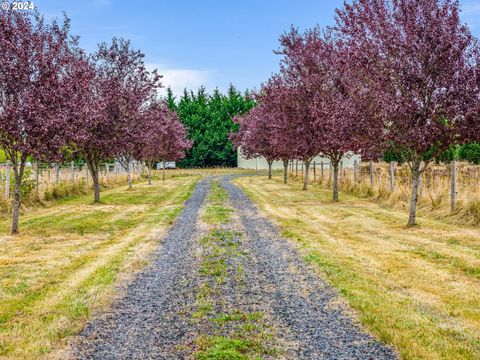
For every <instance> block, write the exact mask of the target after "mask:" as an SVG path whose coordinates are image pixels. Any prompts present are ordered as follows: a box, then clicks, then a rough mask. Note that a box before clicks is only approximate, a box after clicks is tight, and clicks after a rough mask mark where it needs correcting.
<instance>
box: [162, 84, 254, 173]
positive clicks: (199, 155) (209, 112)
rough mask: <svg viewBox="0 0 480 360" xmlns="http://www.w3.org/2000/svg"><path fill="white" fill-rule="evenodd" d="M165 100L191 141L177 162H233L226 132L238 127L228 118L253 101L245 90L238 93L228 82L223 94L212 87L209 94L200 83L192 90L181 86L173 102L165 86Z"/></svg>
mask: <svg viewBox="0 0 480 360" xmlns="http://www.w3.org/2000/svg"><path fill="white" fill-rule="evenodd" d="M166 101H167V104H168V106H169V108H170V109H172V110H175V111H176V112H177V113H178V116H179V117H180V120H181V121H182V122H183V124H184V125H185V127H186V128H187V130H188V137H189V139H190V140H193V142H194V144H193V146H192V148H191V149H190V150H188V151H187V153H186V156H185V158H184V159H183V160H181V161H180V162H178V166H180V167H211V166H229V167H233V166H236V165H237V154H236V150H235V148H234V146H233V144H232V142H231V140H230V139H229V134H230V133H232V132H236V131H238V125H237V124H235V123H234V122H233V120H232V119H233V118H234V117H235V116H237V115H242V114H245V113H246V112H247V111H248V110H250V109H251V108H252V107H253V106H254V104H255V103H254V100H253V99H252V97H251V96H250V95H249V93H248V92H245V93H244V94H242V93H241V92H239V91H238V90H236V89H235V87H233V86H232V85H231V86H230V88H229V89H228V91H227V93H226V94H222V93H221V92H220V91H219V90H215V91H214V92H213V94H211V95H210V94H208V93H207V92H206V90H205V88H203V87H201V88H200V89H199V90H198V91H197V92H196V93H194V92H193V91H187V90H184V92H183V95H182V96H181V97H180V100H179V101H178V102H177V101H176V100H175V97H174V96H173V93H172V91H171V89H167V95H166Z"/></svg>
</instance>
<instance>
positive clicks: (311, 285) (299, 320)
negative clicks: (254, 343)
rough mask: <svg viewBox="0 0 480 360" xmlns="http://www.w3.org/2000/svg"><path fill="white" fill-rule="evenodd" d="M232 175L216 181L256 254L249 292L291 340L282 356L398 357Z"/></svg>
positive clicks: (249, 251) (297, 357) (252, 254)
mask: <svg viewBox="0 0 480 360" xmlns="http://www.w3.org/2000/svg"><path fill="white" fill-rule="evenodd" d="M234 177H235V176H234V175H230V176H226V177H223V178H222V181H221V185H222V187H223V188H224V189H225V190H226V191H227V192H228V194H229V197H230V201H231V203H232V204H233V208H234V210H235V212H236V213H237V215H238V216H239V218H240V221H241V223H242V225H243V229H242V230H243V232H244V236H245V247H246V249H247V251H248V253H249V254H250V255H251V256H252V257H253V258H254V259H255V260H254V261H255V262H254V263H253V262H252V263H251V265H254V266H255V267H254V268H253V267H250V269H249V272H250V273H253V274H255V275H253V276H255V277H254V278H255V282H254V283H252V284H251V285H252V287H251V288H250V289H251V290H250V291H251V294H250V296H251V297H252V299H254V298H255V297H256V296H258V295H259V294H260V301H263V302H264V303H265V304H269V305H270V307H271V308H270V313H271V314H273V316H274V320H275V321H276V323H277V324H276V327H277V329H283V331H281V332H282V333H283V334H284V336H285V337H286V340H287V341H286V343H287V344H289V345H290V347H288V348H286V349H285V351H286V353H285V357H286V358H289V359H397V358H398V356H397V354H396V353H395V352H394V351H393V350H392V349H390V348H389V347H387V346H385V345H384V344H381V343H380V342H378V341H377V340H376V339H374V338H373V337H372V336H371V335H369V334H367V333H366V332H365V331H364V330H362V329H361V328H360V327H359V326H358V325H356V324H355V321H354V320H353V319H352V318H351V317H350V316H349V315H347V313H346V311H345V310H346V309H345V308H344V307H343V306H341V305H339V304H341V302H339V301H338V300H339V296H338V294H337V293H336V292H335V291H334V290H333V289H332V288H331V287H330V286H329V285H328V284H327V283H326V282H325V280H323V279H321V278H319V276H318V275H317V274H315V273H314V272H313V271H312V270H311V269H309V268H308V266H307V265H306V264H305V263H304V262H303V261H302V260H301V258H300V256H299V254H298V253H297V252H296V251H295V250H294V249H293V247H292V246H291V245H290V244H289V243H288V242H287V240H285V239H283V238H282V237H281V236H280V232H279V230H278V228H277V227H276V226H275V225H273V223H271V222H270V221H269V220H268V219H266V218H264V217H262V216H261V215H260V214H259V212H258V210H257V208H256V206H255V205H254V204H253V202H252V201H251V200H250V199H249V198H248V197H247V196H246V195H245V194H244V193H243V191H242V190H241V189H239V188H238V187H237V186H235V185H233V184H232V183H231V179H232V178H234ZM250 277H252V275H250ZM247 286H250V285H249V284H247ZM265 289H268V291H265ZM291 344H297V346H296V347H292V346H291Z"/></svg>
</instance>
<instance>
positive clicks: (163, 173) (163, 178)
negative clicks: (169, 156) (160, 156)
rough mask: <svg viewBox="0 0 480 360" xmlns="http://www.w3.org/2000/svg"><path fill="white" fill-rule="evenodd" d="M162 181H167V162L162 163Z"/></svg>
mask: <svg viewBox="0 0 480 360" xmlns="http://www.w3.org/2000/svg"><path fill="white" fill-rule="evenodd" d="M162 164H163V166H162V181H165V160H163V161H162Z"/></svg>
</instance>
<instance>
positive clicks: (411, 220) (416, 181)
mask: <svg viewBox="0 0 480 360" xmlns="http://www.w3.org/2000/svg"><path fill="white" fill-rule="evenodd" d="M420 163H421V162H420V160H415V161H414V162H413V164H412V167H411V170H412V198H411V200H410V211H409V213H408V223H407V226H408V227H411V226H415V224H416V217H417V202H418V188H419V185H420V176H421V172H420Z"/></svg>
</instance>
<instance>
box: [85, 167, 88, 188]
mask: <svg viewBox="0 0 480 360" xmlns="http://www.w3.org/2000/svg"><path fill="white" fill-rule="evenodd" d="M85 186H86V188H87V189H88V167H87V166H85Z"/></svg>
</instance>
